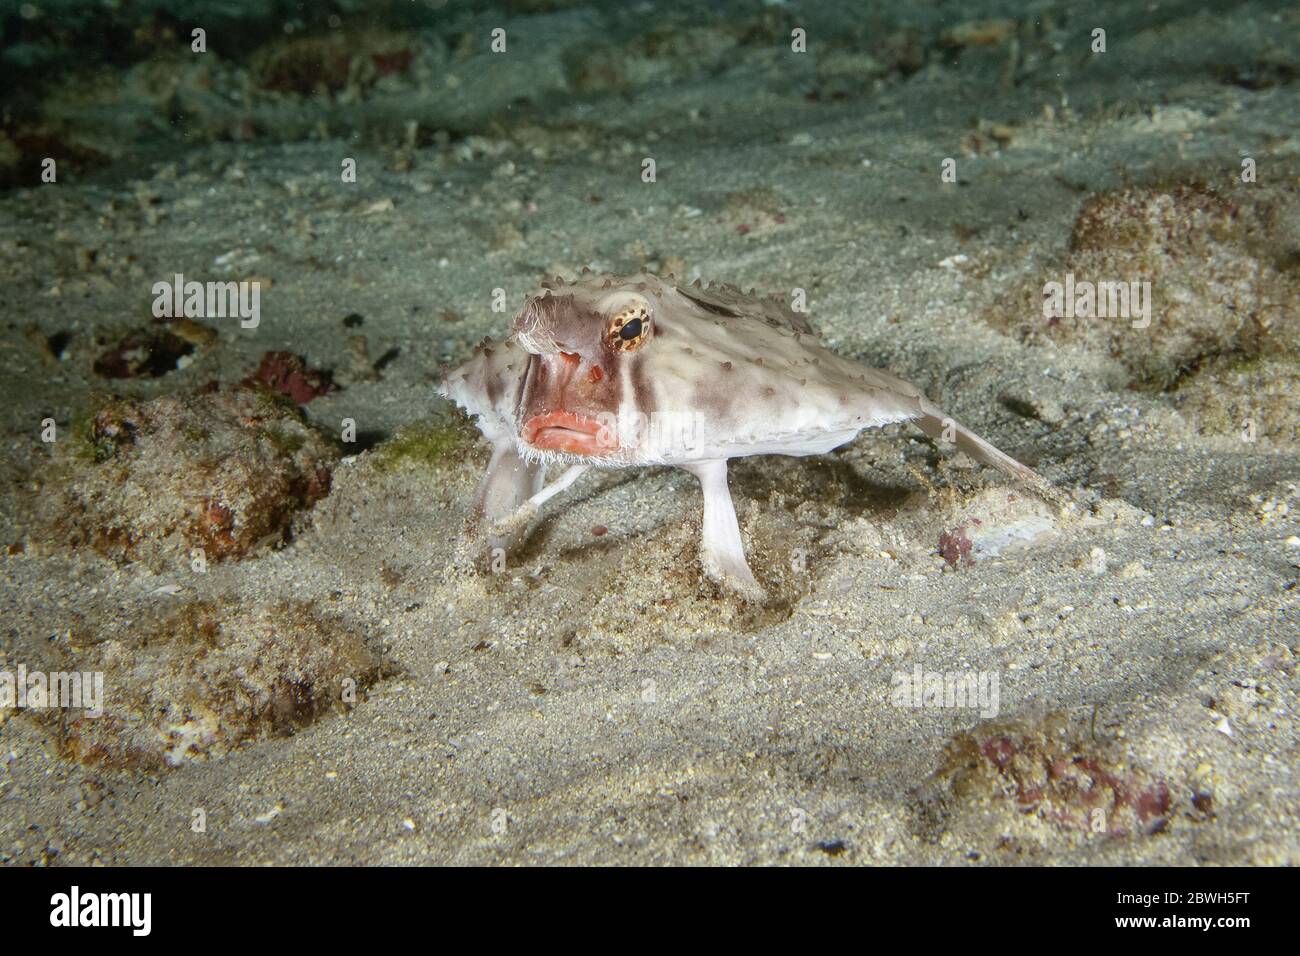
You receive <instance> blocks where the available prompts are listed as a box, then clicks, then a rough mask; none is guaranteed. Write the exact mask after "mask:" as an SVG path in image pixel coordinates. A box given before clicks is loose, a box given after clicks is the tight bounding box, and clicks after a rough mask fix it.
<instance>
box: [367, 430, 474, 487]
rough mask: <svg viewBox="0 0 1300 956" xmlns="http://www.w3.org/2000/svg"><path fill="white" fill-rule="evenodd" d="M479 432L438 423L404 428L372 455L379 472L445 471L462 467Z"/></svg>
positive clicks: (377, 448) (372, 460) (373, 462)
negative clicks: (411, 469)
mask: <svg viewBox="0 0 1300 956" xmlns="http://www.w3.org/2000/svg"><path fill="white" fill-rule="evenodd" d="M475 434H476V433H475V432H474V430H473V429H471V428H470V427H469V426H468V425H467V424H465V423H464V422H460V421H456V420H454V419H434V420H432V421H428V422H420V423H418V424H414V425H408V426H406V427H405V428H402V429H401V430H400V431H398V433H397V434H396V435H394V436H393V437H392V438H390V439H389V440H388V441H386V442H384V443H383V444H381V445H378V446H377V447H376V448H375V449H374V451H372V452H371V462H372V464H373V465H374V468H375V470H376V471H378V472H380V473H381V474H388V473H390V472H393V471H397V470H399V469H402V468H442V467H446V466H447V465H450V464H458V463H460V462H462V461H464V460H465V455H466V453H467V452H468V451H469V449H470V448H471V447H472V446H473V444H474V437H475Z"/></svg>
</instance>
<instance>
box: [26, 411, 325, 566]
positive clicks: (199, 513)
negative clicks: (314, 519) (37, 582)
mask: <svg viewBox="0 0 1300 956" xmlns="http://www.w3.org/2000/svg"><path fill="white" fill-rule="evenodd" d="M337 458H338V452H337V451H336V449H335V448H334V447H333V446H332V445H331V444H330V443H329V442H328V441H327V440H326V439H325V438H324V437H323V436H322V435H320V434H319V433H318V432H316V431H315V430H314V429H313V428H311V427H310V426H309V425H308V424H307V423H306V422H305V421H304V420H303V418H302V416H301V413H300V412H299V411H298V409H297V408H296V407H294V406H293V404H292V403H290V402H288V401H285V400H283V399H280V398H278V397H277V396H275V395H273V394H271V393H269V392H267V391H265V390H261V389H250V388H228V389H215V390H207V391H201V392H198V393H195V394H189V395H166V396H162V397H160V398H155V399H152V400H150V401H138V400H131V399H115V400H112V401H109V402H108V403H106V404H104V405H102V406H101V407H99V408H98V409H97V410H95V411H94V412H92V413H91V414H89V415H88V416H86V417H85V418H83V419H82V420H80V421H78V422H77V423H76V424H75V425H74V427H73V429H72V434H71V435H70V437H68V438H64V439H62V440H60V441H57V442H56V443H55V444H54V450H53V461H52V462H51V466H50V467H49V468H48V469H46V470H45V471H44V472H43V473H41V474H39V475H38V480H37V482H36V484H35V491H34V493H33V494H32V495H31V496H30V500H29V502H28V505H29V507H28V509H27V511H28V516H27V517H28V520H27V522H26V523H27V526H28V528H27V529H28V533H29V537H31V538H32V539H33V540H35V541H37V542H41V543H46V544H49V545H51V546H54V547H56V548H84V547H89V548H92V549H94V550H95V551H96V552H98V553H100V554H102V555H105V556H107V557H110V558H113V559H115V560H119V561H133V560H148V561H151V562H153V563H157V562H159V561H162V560H165V559H166V558H169V557H170V558H191V557H193V555H192V554H191V552H192V551H193V550H194V549H201V550H202V557H203V559H204V560H222V559H227V558H241V557H245V556H246V555H248V554H249V553H251V552H252V551H254V550H255V549H257V548H259V547H263V546H272V545H276V544H279V543H281V542H283V541H284V540H285V538H286V536H287V535H288V534H289V533H290V531H291V528H292V525H293V523H294V521H295V519H296V518H297V517H298V516H299V514H300V513H301V512H302V511H303V510H304V509H306V508H309V507H310V506H311V505H312V504H313V503H314V502H315V501H317V500H319V499H320V498H322V497H324V495H325V494H326V493H328V491H329V487H330V478H331V473H332V470H333V466H334V463H335V461H336V460H337Z"/></svg>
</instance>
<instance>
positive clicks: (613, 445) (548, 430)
mask: <svg viewBox="0 0 1300 956" xmlns="http://www.w3.org/2000/svg"><path fill="white" fill-rule="evenodd" d="M519 437H521V438H522V439H523V440H524V441H525V442H526V443H528V444H529V445H532V446H533V447H534V448H540V449H543V450H545V451H566V452H569V453H570V454H574V455H608V454H609V453H610V452H612V451H616V450H617V449H618V436H617V435H615V434H614V432H613V429H611V428H609V427H607V426H606V425H604V424H602V423H601V422H600V421H598V420H597V419H595V418H592V417H591V416H590V415H579V414H577V413H575V412H547V413H546V414H545V415H534V416H533V417H532V418H530V419H528V421H526V422H524V427H523V429H522V431H520V433H519Z"/></svg>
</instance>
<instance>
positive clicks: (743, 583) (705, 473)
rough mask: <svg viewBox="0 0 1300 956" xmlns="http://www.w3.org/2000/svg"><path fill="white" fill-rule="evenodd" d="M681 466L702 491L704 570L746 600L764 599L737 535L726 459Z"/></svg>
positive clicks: (702, 558) (737, 528)
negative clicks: (696, 480) (697, 482)
mask: <svg viewBox="0 0 1300 956" xmlns="http://www.w3.org/2000/svg"><path fill="white" fill-rule="evenodd" d="M681 467H682V468H683V469H684V470H686V471H689V472H690V473H691V474H693V475H694V476H695V477H696V478H698V479H699V480H700V489H701V490H702V491H703V492H704V533H703V535H702V538H701V541H700V563H701V564H703V566H704V573H705V574H706V575H708V577H709V578H710V579H712V580H713V581H716V582H717V583H718V584H721V585H722V586H724V587H726V588H729V589H730V590H732V591H734V592H735V593H736V594H738V595H740V596H741V597H743V598H745V599H746V600H748V601H755V602H762V601H765V600H766V599H767V592H766V591H764V590H763V587H762V585H760V584H759V583H758V580H757V579H756V578H755V577H754V572H753V571H751V570H750V569H749V562H748V561H746V560H745V544H744V542H743V541H742V540H741V537H740V525H739V523H738V522H737V521H736V508H735V505H734V504H733V503H732V500H731V490H730V489H729V488H728V487H727V462H726V459H720V460H715V461H697V462H691V463H690V464H684V465H682V466H681Z"/></svg>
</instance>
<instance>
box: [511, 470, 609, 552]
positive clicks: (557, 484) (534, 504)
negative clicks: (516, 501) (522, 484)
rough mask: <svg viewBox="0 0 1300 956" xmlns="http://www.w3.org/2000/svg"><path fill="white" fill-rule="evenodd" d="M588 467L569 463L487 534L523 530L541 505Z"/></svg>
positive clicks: (514, 532)
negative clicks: (552, 479)
mask: <svg viewBox="0 0 1300 956" xmlns="http://www.w3.org/2000/svg"><path fill="white" fill-rule="evenodd" d="M590 467H591V466H590V465H570V466H569V467H568V468H566V469H565V471H564V474H562V475H560V477H559V478H557V479H555V481H553V482H551V483H550V484H549V485H547V486H546V487H545V488H543V489H542V490H541V491H539V492H537V494H535V495H533V496H532V497H531V498H529V499H528V500H527V501H525V502H524V503H523V504H521V505H520V506H519V507H518V508H516V509H515V510H514V512H513V513H511V514H508V515H506V516H505V517H504V518H501V519H499V520H498V521H496V522H495V523H494V524H493V525H492V527H491V529H490V530H489V532H488V533H489V535H497V536H503V537H505V536H509V535H512V534H517V533H519V532H520V531H522V530H524V528H525V527H527V525H528V522H530V521H532V520H533V518H534V517H536V516H537V512H538V511H539V510H540V509H541V507H542V505H544V504H545V503H546V502H548V501H550V500H551V499H552V498H554V497H555V496H556V495H558V494H559V493H560V492H561V491H564V489H566V488H568V487H569V485H571V484H573V483H574V482H575V481H577V480H578V478H579V477H580V476H581V475H582V473H583V472H585V471H586V470H587V469H589V468H590Z"/></svg>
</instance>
